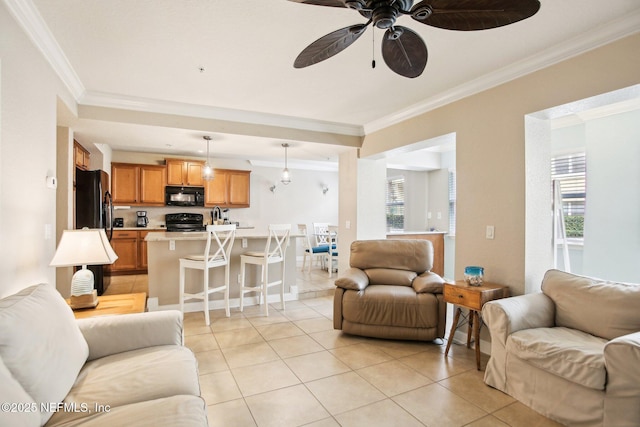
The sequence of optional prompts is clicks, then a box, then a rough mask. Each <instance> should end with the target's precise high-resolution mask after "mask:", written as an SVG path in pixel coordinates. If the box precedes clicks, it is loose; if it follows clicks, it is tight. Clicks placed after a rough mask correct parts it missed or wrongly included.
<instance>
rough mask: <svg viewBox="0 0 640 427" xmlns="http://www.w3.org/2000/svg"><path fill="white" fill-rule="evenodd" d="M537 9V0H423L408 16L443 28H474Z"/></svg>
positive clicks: (512, 19) (518, 17)
mask: <svg viewBox="0 0 640 427" xmlns="http://www.w3.org/2000/svg"><path fill="white" fill-rule="evenodd" d="M539 9H540V2H539V1H538V0H424V1H421V2H420V3H418V4H416V5H415V6H414V7H413V8H412V9H411V17H412V18H413V19H415V20H416V21H418V22H421V23H423V24H426V25H430V26H432V27H437V28H443V29H445V30H458V31H475V30H487V29H489V28H497V27H502V26H504V25H509V24H513V23H515V22H518V21H521V20H523V19H527V18H529V17H531V16H533V15H535V14H536V13H537V12H538V10H539Z"/></svg>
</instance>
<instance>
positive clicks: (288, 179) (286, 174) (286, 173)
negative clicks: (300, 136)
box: [280, 143, 291, 185]
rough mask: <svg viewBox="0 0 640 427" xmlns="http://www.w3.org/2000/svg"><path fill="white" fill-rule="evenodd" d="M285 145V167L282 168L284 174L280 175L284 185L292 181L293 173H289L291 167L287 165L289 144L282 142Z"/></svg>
mask: <svg viewBox="0 0 640 427" xmlns="http://www.w3.org/2000/svg"><path fill="white" fill-rule="evenodd" d="M282 146H283V147H284V169H282V175H280V182H281V183H283V184H284V185H287V184H289V183H290V182H291V173H289V168H288V167H287V148H289V144H286V143H285V144H282Z"/></svg>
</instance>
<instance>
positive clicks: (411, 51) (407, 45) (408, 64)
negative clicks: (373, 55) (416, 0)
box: [382, 25, 428, 78]
mask: <svg viewBox="0 0 640 427" xmlns="http://www.w3.org/2000/svg"><path fill="white" fill-rule="evenodd" d="M382 57H383V58H384V62H385V63H386V64H387V66H388V67H389V68H391V70H392V71H393V72H395V73H397V74H400V75H401V76H404V77H409V78H415V77H418V76H419V75H420V74H422V72H423V71H424V67H426V66H427V57H428V53H427V46H426V45H425V44H424V42H423V41H422V38H420V36H419V35H418V34H417V33H415V32H414V31H412V30H410V29H409V28H407V27H401V26H398V25H396V26H395V27H393V28H392V29H391V28H390V29H388V30H387V31H386V32H385V34H384V38H383V39H382Z"/></svg>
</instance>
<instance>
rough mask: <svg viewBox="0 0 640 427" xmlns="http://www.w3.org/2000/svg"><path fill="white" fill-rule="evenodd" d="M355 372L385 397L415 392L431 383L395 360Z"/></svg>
mask: <svg viewBox="0 0 640 427" xmlns="http://www.w3.org/2000/svg"><path fill="white" fill-rule="evenodd" d="M356 372H357V373H358V375H360V376H361V377H363V378H364V379H365V380H367V381H369V382H370V383H371V384H373V385H374V386H375V387H376V388H378V390H380V391H382V392H383V393H384V394H386V395H387V396H395V395H398V394H400V393H405V392H407V391H410V390H415V389H417V388H420V387H422V386H425V385H428V384H431V383H432V382H433V381H431V380H430V379H429V378H427V377H425V376H423V375H420V374H419V373H418V372H416V371H415V370H414V369H411V368H410V367H408V366H407V365H405V364H404V363H401V362H398V361H397V360H392V361H389V362H385V363H381V364H379V365H373V366H370V367H367V368H363V369H358V370H357V371H356Z"/></svg>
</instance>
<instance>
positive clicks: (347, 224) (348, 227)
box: [344, 221, 351, 230]
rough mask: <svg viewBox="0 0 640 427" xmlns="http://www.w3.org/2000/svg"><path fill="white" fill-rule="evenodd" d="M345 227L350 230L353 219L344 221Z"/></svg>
mask: <svg viewBox="0 0 640 427" xmlns="http://www.w3.org/2000/svg"><path fill="white" fill-rule="evenodd" d="M344 228H346V229H347V230H349V229H350V228H351V221H346V222H345V223H344Z"/></svg>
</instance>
